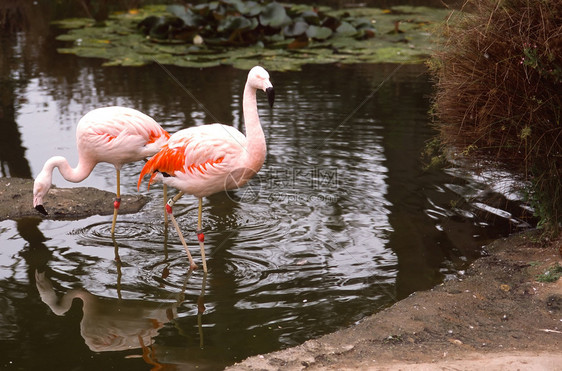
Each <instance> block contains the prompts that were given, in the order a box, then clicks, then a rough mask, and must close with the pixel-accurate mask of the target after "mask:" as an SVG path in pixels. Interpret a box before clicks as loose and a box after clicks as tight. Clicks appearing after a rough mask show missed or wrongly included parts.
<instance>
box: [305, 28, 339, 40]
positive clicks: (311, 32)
mask: <svg viewBox="0 0 562 371" xmlns="http://www.w3.org/2000/svg"><path fill="white" fill-rule="evenodd" d="M332 33H333V31H332V30H331V29H329V28H328V27H319V26H310V27H308V29H307V30H306V35H307V36H308V37H310V38H311V39H316V40H326V39H327V38H328V37H330V36H332Z"/></svg>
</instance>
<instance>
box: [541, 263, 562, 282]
mask: <svg viewBox="0 0 562 371" xmlns="http://www.w3.org/2000/svg"><path fill="white" fill-rule="evenodd" d="M560 277H562V267H561V266H560V265H559V264H555V265H554V266H552V267H550V268H549V269H548V270H547V271H546V272H544V273H543V274H541V275H539V276H537V281H539V282H556V281H558V280H559V279H560Z"/></svg>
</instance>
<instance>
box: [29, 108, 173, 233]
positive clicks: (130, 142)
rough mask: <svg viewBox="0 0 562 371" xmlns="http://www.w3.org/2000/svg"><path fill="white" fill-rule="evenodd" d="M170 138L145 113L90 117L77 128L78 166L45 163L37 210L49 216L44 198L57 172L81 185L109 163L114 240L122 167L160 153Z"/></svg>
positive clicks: (118, 111)
mask: <svg viewBox="0 0 562 371" xmlns="http://www.w3.org/2000/svg"><path fill="white" fill-rule="evenodd" d="M169 138H170V134H168V132H166V131H165V130H164V129H162V127H161V126H160V125H158V123H157V122H156V121H154V120H153V119H152V118H151V117H149V116H147V115H145V114H144V113H142V112H139V111H137V110H134V109H132V108H126V107H119V106H113V107H103V108H98V109H94V110H92V111H90V112H88V113H86V114H85V115H84V116H83V117H82V118H81V119H80V121H79V122H78V126H77V127H76V145H77V147H78V165H77V166H76V167H75V168H72V167H71V166H70V165H69V163H68V161H67V159H66V158H64V157H62V156H54V157H51V158H50V159H48V160H47V162H45V165H43V169H42V170H41V172H40V173H39V175H37V178H35V182H34V184H33V207H34V208H35V209H37V211H39V212H40V213H42V214H43V215H48V213H47V211H46V210H45V207H44V206H43V197H45V195H46V194H47V192H49V189H50V188H51V184H52V176H53V170H54V169H55V168H58V169H59V171H60V173H61V175H62V176H63V177H64V179H66V180H68V181H69V182H74V183H78V182H81V181H83V180H84V179H86V178H87V177H88V176H89V175H90V173H91V172H92V170H93V169H94V167H95V166H96V165H97V164H98V163H99V162H108V163H110V164H113V166H115V170H116V171H117V192H116V197H115V200H114V202H113V222H112V224H111V236H112V237H113V236H114V234H115V222H116V220H117V211H118V210H119V206H120V205H121V190H120V188H121V183H120V171H121V167H122V166H123V165H124V164H126V163H129V162H135V161H139V160H142V159H144V158H147V157H150V156H152V155H154V154H155V153H157V152H158V151H159V150H160V148H162V146H163V145H164V144H165V143H166V142H167V141H168V139H169Z"/></svg>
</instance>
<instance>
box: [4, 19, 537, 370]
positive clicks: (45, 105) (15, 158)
mask: <svg viewBox="0 0 562 371" xmlns="http://www.w3.org/2000/svg"><path fill="white" fill-rule="evenodd" d="M55 32H57V31H55V30H53V29H52V28H51V27H49V25H48V23H47V24H44V25H42V26H41V25H34V26H32V27H31V29H30V30H26V31H17V32H10V33H6V34H3V35H2V38H1V44H2V56H1V57H0V58H1V64H0V65H1V66H2V67H1V68H2V69H1V70H0V90H1V91H0V92H1V94H0V95H1V96H2V107H1V108H2V113H3V115H0V122H1V125H2V129H3V131H4V132H5V133H7V134H5V135H4V136H3V138H2V139H1V141H2V149H1V152H0V156H1V158H0V160H1V161H2V175H3V176H11V177H15V176H19V177H28V178H31V177H34V176H36V175H37V174H38V172H39V171H40V169H41V167H42V165H43V163H44V161H45V160H46V159H47V158H48V157H50V156H53V155H56V154H58V155H63V156H65V157H67V158H68V159H69V162H70V163H71V164H75V163H76V162H77V153H76V145H75V139H74V135H75V132H74V130H75V127H76V123H77V122H78V120H79V118H80V117H81V116H82V115H83V114H84V113H86V112H87V111H89V110H91V109H93V108H96V107H100V106H107V105H123V106H129V107H133V108H136V109H139V110H141V111H143V112H145V113H147V114H149V115H151V116H152V117H154V118H155V119H156V120H157V121H158V122H160V123H161V124H162V126H163V127H164V128H165V129H166V130H168V131H170V132H172V133H173V132H175V131H177V130H179V129H181V128H185V127H189V126H193V125H202V124H205V123H211V122H216V121H219V122H223V123H228V124H232V125H234V126H235V127H237V128H240V129H241V128H242V127H243V122H242V118H241V117H242V108H241V107H242V97H241V94H242V89H243V85H244V82H245V79H246V75H247V71H240V70H235V69H231V68H228V67H219V68H212V69H204V70H194V69H182V68H173V67H162V66H159V65H156V64H154V65H151V66H146V67H142V68H116V67H115V68H103V67H101V61H99V60H92V59H80V58H76V57H74V56H69V55H60V54H57V53H56V51H55V47H56V46H57V45H60V44H58V43H57V42H55V41H54V33H55ZM257 63H260V64H262V65H263V66H265V67H266V68H267V61H256V64H257ZM271 79H272V82H273V84H274V86H275V89H276V102H275V106H274V108H273V109H271V110H270V109H269V107H268V106H267V102H266V99H265V96H264V95H258V106H259V112H260V115H261V119H262V124H263V126H264V130H265V133H266V138H267V145H268V155H267V159H266V163H265V165H264V167H263V169H262V170H261V172H260V173H259V175H258V176H257V177H256V178H255V179H254V180H252V182H251V183H250V184H249V186H247V187H245V188H243V189H240V190H237V191H234V192H230V193H228V194H226V193H222V194H217V195H214V196H212V197H210V198H208V199H205V200H204V205H203V229H204V231H205V233H206V240H205V245H206V253H207V262H208V266H209V273H208V275H206V276H204V275H203V272H202V270H201V269H200V270H196V271H194V272H189V271H188V267H189V264H188V261H187V258H186V254H185V252H184V251H183V248H182V245H181V243H180V241H179V239H178V237H177V234H176V233H175V231H173V230H172V229H170V230H166V229H165V227H164V223H163V220H162V199H161V197H162V192H161V187H158V186H155V187H153V188H151V190H150V191H147V190H146V188H145V187H143V188H142V189H141V192H142V193H143V194H146V195H148V196H149V197H150V200H151V201H150V202H149V204H148V205H147V206H146V207H145V208H144V209H143V210H142V211H141V212H139V213H137V214H134V215H119V218H118V223H117V230H116V238H115V240H112V239H111V237H110V227H111V216H92V217H89V218H85V219H81V220H64V221H63V220H43V219H41V218H40V217H37V218H24V219H20V220H15V221H14V220H5V221H2V222H0V246H1V248H0V308H1V310H0V329H1V331H0V341H1V344H2V347H3V351H2V352H1V355H0V365H1V366H2V367H4V368H17V369H39V368H41V369H50V368H55V367H56V368H57V369H71V368H72V369H110V368H114V369H151V368H156V367H157V366H158V365H159V364H160V365H177V366H179V368H181V369H183V368H186V369H187V368H194V367H198V368H200V369H220V368H223V367H224V366H226V365H229V364H232V363H234V362H236V361H240V360H242V359H244V358H246V357H248V356H251V355H255V354H259V353H263V352H270V351H274V350H278V349H282V348H286V347H289V346H294V345H297V344H301V343H302V342H304V341H306V340H307V339H311V338H315V337H318V336H320V335H322V334H326V333H329V332H332V331H335V330H337V329H341V328H344V327H347V326H350V325H352V324H354V323H356V322H358V321H360V320H361V319H362V318H363V317H365V316H366V315H369V314H372V313H376V312H377V311H379V310H381V309H383V308H385V307H387V306H389V305H391V304H392V303H394V302H396V301H397V300H399V299H402V298H404V297H406V296H408V295H409V294H411V293H412V292H414V291H416V290H424V289H429V288H431V287H432V286H434V285H436V284H438V283H439V282H442V281H443V280H444V279H447V278H448V277H451V276H454V275H458V274H462V270H464V269H466V267H467V266H468V264H469V263H470V261H472V260H473V259H474V258H476V257H478V256H480V255H481V254H482V251H483V250H482V246H483V245H485V244H486V243H488V242H489V241H491V240H492V239H494V238H497V237H499V236H504V235H506V234H508V233H510V232H513V231H515V230H517V229H519V228H524V227H525V226H527V223H526V222H525V221H524V220H522V219H521V218H522V215H524V214H525V210H526V208H525V207H524V206H523V205H521V203H520V201H519V200H518V199H519V198H518V197H517V195H514V194H512V193H510V192H509V189H510V188H509V184H510V182H511V181H512V178H511V176H510V175H509V174H501V173H499V172H494V173H490V174H487V173H480V174H478V175H475V174H474V173H472V172H471V171H470V170H468V169H465V168H463V167H462V166H460V165H459V166H457V167H453V168H450V169H447V170H438V169H432V170H424V163H423V161H422V160H421V157H420V154H421V152H422V151H423V148H424V145H425V143H426V142H427V141H428V140H430V139H431V138H432V136H433V135H434V134H435V132H434V131H433V130H432V128H431V124H430V119H429V117H428V111H429V109H430V96H431V93H432V85H431V82H430V79H429V77H428V75H427V73H426V69H425V67H424V66H422V65H405V66H399V65H353V66H351V65H346V66H336V65H320V66H306V67H305V68H303V70H302V71H300V72H285V73H281V72H271ZM141 167H142V164H141V163H136V164H130V165H127V166H125V168H124V169H123V171H122V188H121V189H122V192H123V193H136V192H137V190H136V183H137V179H138V174H139V172H140V169H141ZM502 179H503V180H502ZM53 181H54V183H55V184H56V185H57V186H59V187H74V186H76V185H75V184H73V183H68V182H66V181H65V180H64V179H62V177H61V176H60V175H59V174H58V172H56V173H55V176H54V180H53ZM80 185H81V186H82V185H85V186H92V187H97V188H100V189H103V190H107V191H112V192H113V191H114V189H115V170H114V168H113V167H112V166H111V165H107V164H100V165H98V166H97V167H96V169H95V170H94V172H93V173H92V174H91V175H90V177H89V178H88V179H87V180H86V181H84V182H82V183H81V184H80ZM176 205H177V206H175V209H174V210H175V215H176V217H177V219H178V222H179V224H180V225H181V227H182V229H183V231H184V234H185V236H186V239H187V241H188V244H189V246H190V248H191V251H192V253H193V254H194V257H195V260H196V262H200V260H201V259H200V258H201V257H200V254H199V251H198V250H199V249H198V246H197V244H196V243H197V239H196V236H195V227H196V222H197V202H196V199H195V198H193V197H191V196H184V197H183V198H182V199H181V200H180V201H179V202H178V203H177V204H176ZM31 207H32V206H31V205H30V208H31ZM116 248H118V251H119V255H120V257H121V260H122V264H121V265H118V264H117V263H116V261H115V260H114V254H115V249H116ZM74 299H76V300H74Z"/></svg>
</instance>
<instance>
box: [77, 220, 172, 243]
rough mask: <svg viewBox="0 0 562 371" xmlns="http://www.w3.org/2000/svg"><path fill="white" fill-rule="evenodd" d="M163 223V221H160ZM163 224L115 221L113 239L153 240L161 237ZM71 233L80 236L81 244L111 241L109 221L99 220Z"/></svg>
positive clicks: (129, 240)
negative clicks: (159, 226)
mask: <svg viewBox="0 0 562 371" xmlns="http://www.w3.org/2000/svg"><path fill="white" fill-rule="evenodd" d="M162 224H163V223H162ZM163 228H164V227H163V226H162V227H161V229H160V228H158V225H152V224H147V223H139V222H130V221H117V224H116V225H115V234H114V238H115V241H117V242H119V241H123V240H126V241H128V242H131V241H154V240H155V239H156V238H158V236H160V238H162V237H161V236H162V235H163V233H164V232H163ZM71 234H72V235H77V236H80V237H81V238H80V239H81V243H82V244H88V245H89V244H95V243H100V244H108V243H113V237H112V236H111V222H100V223H94V224H90V225H88V226H86V227H84V228H80V229H75V230H74V231H72V232H71Z"/></svg>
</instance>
